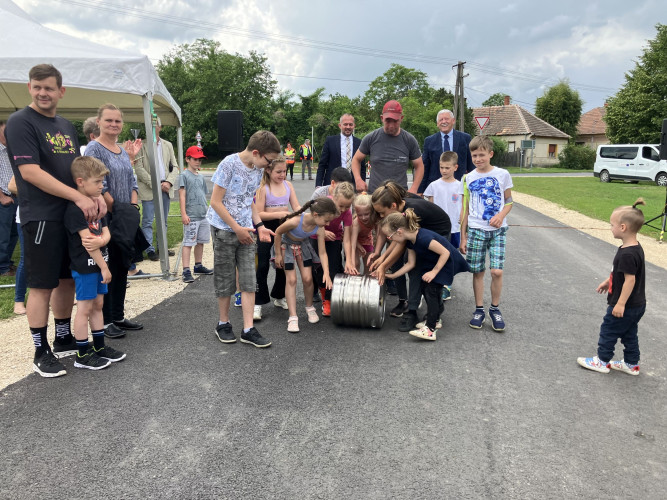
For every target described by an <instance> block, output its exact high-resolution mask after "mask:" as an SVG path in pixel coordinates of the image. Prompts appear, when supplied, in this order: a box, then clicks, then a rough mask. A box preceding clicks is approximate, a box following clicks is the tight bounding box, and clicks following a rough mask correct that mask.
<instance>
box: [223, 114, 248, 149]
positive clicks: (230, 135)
mask: <svg viewBox="0 0 667 500" xmlns="http://www.w3.org/2000/svg"><path fill="white" fill-rule="evenodd" d="M218 149H219V150H220V152H222V153H237V152H239V151H242V150H243V111H238V110H223V111H218Z"/></svg>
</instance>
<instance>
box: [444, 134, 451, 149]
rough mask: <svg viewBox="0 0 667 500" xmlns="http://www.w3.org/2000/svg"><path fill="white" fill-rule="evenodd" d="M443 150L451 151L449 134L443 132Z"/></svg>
mask: <svg viewBox="0 0 667 500" xmlns="http://www.w3.org/2000/svg"><path fill="white" fill-rule="evenodd" d="M445 151H451V150H450V149H449V135H448V134H445V140H444V141H442V152H443V153H444V152H445Z"/></svg>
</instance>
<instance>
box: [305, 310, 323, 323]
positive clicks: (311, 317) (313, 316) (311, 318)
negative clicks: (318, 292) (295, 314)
mask: <svg viewBox="0 0 667 500" xmlns="http://www.w3.org/2000/svg"><path fill="white" fill-rule="evenodd" d="M306 314H307V315H308V323H317V322H318V321H319V320H320V317H319V316H318V315H317V312H315V308H314V307H306Z"/></svg>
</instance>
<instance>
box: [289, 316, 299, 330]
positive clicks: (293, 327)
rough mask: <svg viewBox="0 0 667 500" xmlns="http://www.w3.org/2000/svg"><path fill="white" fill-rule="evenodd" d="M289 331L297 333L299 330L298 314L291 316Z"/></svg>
mask: <svg viewBox="0 0 667 500" xmlns="http://www.w3.org/2000/svg"><path fill="white" fill-rule="evenodd" d="M287 331H288V332H290V333H297V332H298V331H299V318H298V317H297V316H290V317H289V319H288V320H287Z"/></svg>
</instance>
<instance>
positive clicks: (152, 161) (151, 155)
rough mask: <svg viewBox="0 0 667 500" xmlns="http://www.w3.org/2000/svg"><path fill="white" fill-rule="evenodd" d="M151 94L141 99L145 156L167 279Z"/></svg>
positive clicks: (167, 266)
mask: <svg viewBox="0 0 667 500" xmlns="http://www.w3.org/2000/svg"><path fill="white" fill-rule="evenodd" d="M152 97H153V95H152V93H150V92H148V93H147V94H144V95H143V97H142V102H143V104H144V125H145V127H146V154H147V155H148V163H149V165H150V170H151V187H152V189H153V206H154V208H155V226H156V227H155V230H156V233H157V241H158V246H159V248H160V267H161V269H162V275H163V277H164V278H165V279H167V278H168V277H169V252H168V246H167V234H166V232H165V230H164V225H165V220H166V218H165V217H166V216H167V215H168V214H165V213H164V210H163V208H162V189H161V187H160V184H161V183H160V180H161V179H160V178H159V176H158V175H157V162H156V160H157V142H156V141H157V137H156V136H155V127H154V125H155V123H156V120H157V115H155V114H154V113H153V109H152V108H153V106H152V104H153V101H152Z"/></svg>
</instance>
